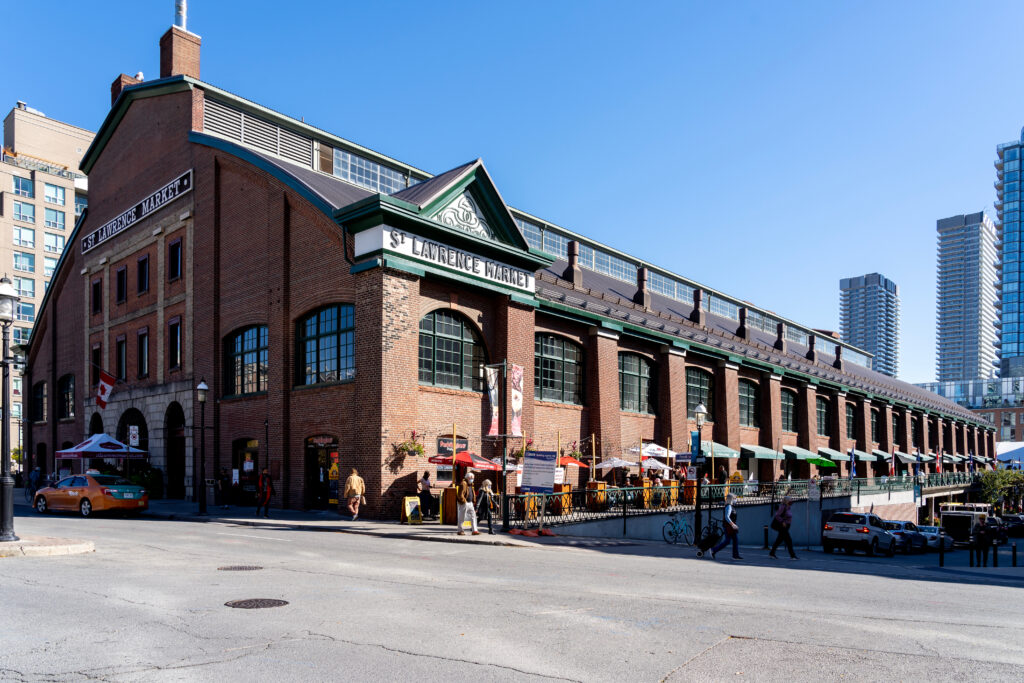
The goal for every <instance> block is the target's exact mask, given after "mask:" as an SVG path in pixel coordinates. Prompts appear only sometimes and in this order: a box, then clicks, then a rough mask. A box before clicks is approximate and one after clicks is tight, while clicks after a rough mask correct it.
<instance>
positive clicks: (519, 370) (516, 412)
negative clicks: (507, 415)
mask: <svg viewBox="0 0 1024 683" xmlns="http://www.w3.org/2000/svg"><path fill="white" fill-rule="evenodd" d="M508 375H509V379H510V380H512V381H511V384H512V388H511V392H510V393H511V396H510V399H511V403H512V436H522V435H523V366H522V365H513V364H511V363H509V366H508ZM552 476H554V475H552Z"/></svg>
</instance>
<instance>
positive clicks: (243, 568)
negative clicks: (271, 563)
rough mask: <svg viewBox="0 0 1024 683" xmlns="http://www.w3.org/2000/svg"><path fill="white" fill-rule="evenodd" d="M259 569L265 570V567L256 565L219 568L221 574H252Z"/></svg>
mask: <svg viewBox="0 0 1024 683" xmlns="http://www.w3.org/2000/svg"><path fill="white" fill-rule="evenodd" d="M257 569H263V567H257V566H256V565H254V564H233V565H228V566H227V567H217V571H219V572H252V571H256V570H257Z"/></svg>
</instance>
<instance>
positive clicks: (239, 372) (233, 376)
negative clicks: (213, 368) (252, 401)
mask: <svg viewBox="0 0 1024 683" xmlns="http://www.w3.org/2000/svg"><path fill="white" fill-rule="evenodd" d="M266 390H267V326H266V325H253V326H252V327H246V328H245V329H243V330H239V331H238V332H236V333H235V334H233V335H231V336H230V337H228V338H227V339H225V340H224V395H225V396H238V395H240V394H255V393H257V392H260V391H266Z"/></svg>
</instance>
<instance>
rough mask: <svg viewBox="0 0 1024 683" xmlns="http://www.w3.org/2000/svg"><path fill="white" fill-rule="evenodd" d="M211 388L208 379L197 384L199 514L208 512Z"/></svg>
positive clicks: (197, 489)
mask: <svg viewBox="0 0 1024 683" xmlns="http://www.w3.org/2000/svg"><path fill="white" fill-rule="evenodd" d="M209 390H210V387H209V386H207V384H206V380H205V379H201V380H199V384H198V386H196V400H197V401H199V439H200V441H199V486H198V487H197V488H196V491H197V495H198V496H199V514H201V515H205V514H206V392H208V391H209Z"/></svg>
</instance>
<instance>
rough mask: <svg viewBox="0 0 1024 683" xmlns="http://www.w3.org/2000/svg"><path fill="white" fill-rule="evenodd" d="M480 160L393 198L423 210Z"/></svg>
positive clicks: (410, 188) (457, 167)
mask: <svg viewBox="0 0 1024 683" xmlns="http://www.w3.org/2000/svg"><path fill="white" fill-rule="evenodd" d="M479 161H480V159H475V160H474V161H470V162H467V163H465V164H462V165H461V166H456V167H455V168H453V169H452V170H450V171H445V172H444V173H442V174H441V175H436V176H434V177H433V178H431V179H430V180H424V181H423V182H422V183H417V184H416V185H413V186H412V187H407V188H405V189H404V190H400V191H398V192H395V193H394V194H392V195H391V196H392V197H397V198H398V199H403V200H405V201H407V202H409V203H410V204H415V205H416V206H418V207H420V208H422V207H423V206H424V205H425V204H426V203H427V202H429V201H430V200H431V199H433V198H434V197H436V196H437V195H438V194H440V193H442V192H444V191H445V189H446V188H448V187H449V186H451V185H452V184H453V183H455V182H456V181H457V180H458V179H459V178H460V177H461V176H462V175H463V174H464V173H467V172H468V171H469V169H470V168H471V167H473V166H474V165H475V164H476V163H477V162H479Z"/></svg>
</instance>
